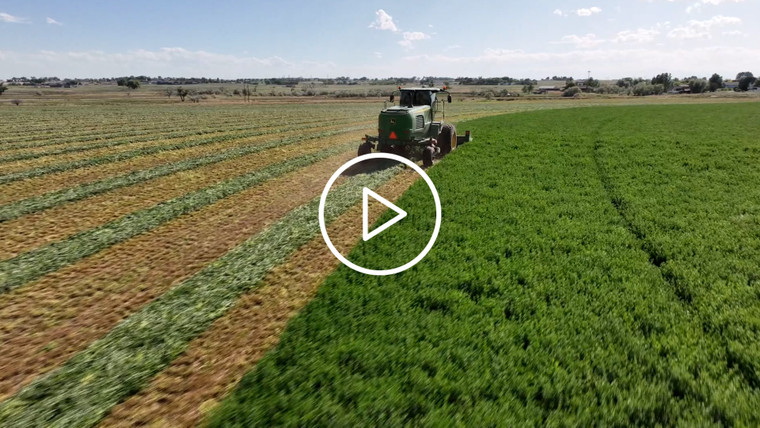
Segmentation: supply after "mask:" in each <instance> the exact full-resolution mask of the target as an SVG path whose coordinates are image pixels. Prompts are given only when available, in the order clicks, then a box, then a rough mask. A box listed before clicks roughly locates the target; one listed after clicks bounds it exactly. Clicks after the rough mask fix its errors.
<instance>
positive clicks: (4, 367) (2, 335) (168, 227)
mask: <svg viewBox="0 0 760 428" xmlns="http://www.w3.org/2000/svg"><path fill="white" fill-rule="evenodd" d="M353 156H355V154H354V153H353V152H350V153H346V154H344V155H339V156H335V157H332V158H329V159H327V160H324V161H320V162H317V163H316V164H314V165H311V166H309V167H306V168H303V169H301V170H299V171H297V172H294V173H290V174H287V175H284V176H282V177H280V178H276V179H273V180H270V181H267V182H266V183H264V184H262V185H260V186H256V187H253V188H250V189H248V190H246V191H243V192H240V193H238V194H236V195H233V196H231V197H229V198H226V199H223V200H221V201H220V202H218V203H215V204H212V205H209V206H207V207H205V208H203V209H201V210H198V211H195V212H193V213H191V214H189V215H185V216H182V217H180V218H178V219H177V220H174V221H171V222H169V223H166V224H164V225H162V226H160V227H158V228H156V229H154V230H152V231H150V232H147V233H143V234H141V235H138V236H136V237H135V238H132V239H129V240H127V241H125V242H122V243H120V244H117V245H114V246H112V247H109V248H108V249H106V250H103V251H101V252H99V253H97V254H95V255H93V256H90V257H87V258H85V259H82V260H81V261H79V262H77V263H74V264H72V265H69V266H66V267H64V268H62V269H60V270H57V271H55V272H53V273H50V274H48V275H46V276H44V277H42V278H41V279H39V280H37V281H36V282H34V283H31V284H27V285H26V286H24V287H21V288H19V289H16V290H14V291H11V292H9V293H6V294H4V295H2V296H0V399H4V398H5V397H7V396H9V395H11V394H13V393H14V392H16V391H18V390H19V389H20V388H21V387H23V386H24V385H26V384H28V383H29V382H30V381H31V380H33V379H34V378H36V377H37V376H39V375H41V374H43V373H45V372H47V371H49V370H51V369H53V368H55V367H56V366H58V365H60V364H61V363H63V362H64V361H66V360H67V359H69V358H70V357H71V356H72V355H73V354H74V353H76V352H78V351H80V350H82V349H84V348H85V347H86V346H87V345H89V344H90V343H91V342H92V341H93V340H95V339H97V338H99V337H101V336H103V335H104V334H105V333H107V332H108V331H109V330H110V329H111V328H113V326H114V325H116V324H117V323H118V322H119V321H121V320H122V319H124V318H125V317H127V316H129V315H130V314H132V313H133V312H135V311H136V310H138V309H139V308H141V307H142V306H143V305H145V304H146V303H148V302H150V301H151V300H153V299H155V298H156V297H158V296H160V295H161V294H163V293H164V292H165V291H166V290H168V289H169V288H171V287H172V286H173V285H175V284H178V283H179V282H181V281H183V280H184V279H186V278H188V277H190V276H192V275H193V274H195V273H196V272H198V271H199V270H200V269H202V268H203V267H204V266H205V265H206V264H208V263H209V262H211V261H213V260H214V259H216V258H218V257H219V256H221V255H223V254H225V253H226V252H227V251H229V250H230V249H232V248H234V247H235V246H237V245H238V244H240V243H241V242H243V241H245V240H246V239H247V238H248V237H250V236H251V235H253V234H255V233H257V232H259V231H261V230H263V229H264V228H265V227H267V226H268V225H269V224H272V223H273V222H274V221H276V220H277V219H278V218H280V217H282V216H283V215H285V214H286V213H287V212H289V211H290V210H292V209H294V208H296V207H298V206H300V205H302V204H303V203H305V202H307V201H309V200H310V199H311V198H313V197H314V196H315V195H317V194H319V192H320V191H321V190H322V189H321V188H322V186H323V185H324V183H325V182H326V181H327V179H328V178H329V176H330V175H331V174H332V173H333V171H334V170H335V169H336V168H337V167H339V166H340V165H341V164H343V163H344V162H345V161H347V160H348V159H350V158H352V157H353Z"/></svg>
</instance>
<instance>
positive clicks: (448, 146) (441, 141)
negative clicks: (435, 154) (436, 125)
mask: <svg viewBox="0 0 760 428" xmlns="http://www.w3.org/2000/svg"><path fill="white" fill-rule="evenodd" d="M438 147H440V148H441V155H442V156H446V155H447V154H449V152H450V151H452V150H454V149H456V148H457V130H456V129H455V128H454V125H450V124H446V125H443V127H441V132H440V133H439V134H438Z"/></svg>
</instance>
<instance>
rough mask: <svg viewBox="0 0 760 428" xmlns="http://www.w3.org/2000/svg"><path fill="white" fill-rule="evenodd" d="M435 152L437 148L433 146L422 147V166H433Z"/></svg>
mask: <svg viewBox="0 0 760 428" xmlns="http://www.w3.org/2000/svg"><path fill="white" fill-rule="evenodd" d="M433 153H435V149H434V148H433V147H431V146H427V147H425V148H424V149H422V166H424V167H425V168H429V167H431V166H433Z"/></svg>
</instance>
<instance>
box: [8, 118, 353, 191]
mask: <svg viewBox="0 0 760 428" xmlns="http://www.w3.org/2000/svg"><path fill="white" fill-rule="evenodd" d="M354 129H359V128H356V127H353V128H351V129H350V130H354ZM281 132H283V130H282V129H270V130H268V131H266V132H263V133H255V134H252V135H251V134H248V133H247V132H246V131H243V132H240V133H235V134H226V133H225V134H222V135H214V136H210V137H207V138H199V139H191V140H188V141H182V142H179V143H171V144H161V145H155V146H148V147H143V148H139V149H134V150H129V151H125V152H119V153H112V154H106V155H102V156H97V157H90V158H86V159H80V160H74V161H68V162H61V163H57V164H52V165H45V166H40V167H37V168H32V169H28V170H24V171H18V172H12V173H8V174H4V175H0V184H5V183H10V182H13V181H18V180H24V179H27V178H33V177H39V176H42V175H46V174H52V173H56V172H63V171H69V170H72V169H77V168H84V167H88V166H96V165H103V164H108V163H113V162H122V161H125V160H129V159H133V158H136V157H141V156H149V155H152V154H156V153H161V152H166V151H172V150H181V149H188V148H192V147H199V146H205V145H209V144H213V143H218V142H223V141H232V140H235V139H238V138H247V137H251V136H257V135H276V134H278V133H281ZM233 150H234V149H233Z"/></svg>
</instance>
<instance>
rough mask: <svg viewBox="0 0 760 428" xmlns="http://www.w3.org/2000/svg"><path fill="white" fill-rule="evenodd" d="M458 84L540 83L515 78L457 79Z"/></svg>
mask: <svg viewBox="0 0 760 428" xmlns="http://www.w3.org/2000/svg"><path fill="white" fill-rule="evenodd" d="M456 82H457V83H459V84H460V85H536V84H538V81H536V80H533V79H527V78H524V79H516V78H513V77H507V76H505V77H457V78H456Z"/></svg>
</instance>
